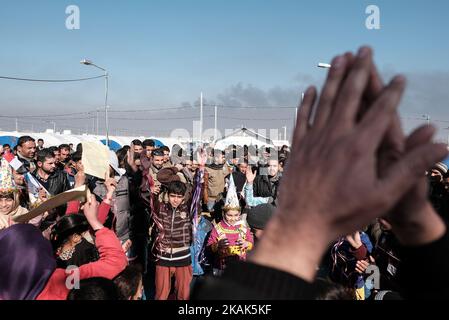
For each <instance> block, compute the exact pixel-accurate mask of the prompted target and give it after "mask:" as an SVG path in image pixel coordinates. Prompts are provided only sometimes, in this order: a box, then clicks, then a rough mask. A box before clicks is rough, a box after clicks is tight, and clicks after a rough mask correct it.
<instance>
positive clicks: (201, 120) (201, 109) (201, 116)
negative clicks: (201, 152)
mask: <svg viewBox="0 0 449 320" xmlns="http://www.w3.org/2000/svg"><path fill="white" fill-rule="evenodd" d="M201 141H203V93H202V92H201V96H200V143H201Z"/></svg>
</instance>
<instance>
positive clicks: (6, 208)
mask: <svg viewBox="0 0 449 320" xmlns="http://www.w3.org/2000/svg"><path fill="white" fill-rule="evenodd" d="M13 207H14V198H11V197H6V198H0V212H2V213H10V212H11V211H12V209H13Z"/></svg>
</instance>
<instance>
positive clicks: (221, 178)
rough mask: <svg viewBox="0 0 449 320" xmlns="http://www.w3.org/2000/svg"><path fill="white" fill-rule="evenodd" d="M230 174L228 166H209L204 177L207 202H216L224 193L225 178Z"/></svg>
mask: <svg viewBox="0 0 449 320" xmlns="http://www.w3.org/2000/svg"><path fill="white" fill-rule="evenodd" d="M228 174H229V171H228V167H227V166H226V165H214V164H213V165H209V166H207V167H206V172H205V175H204V181H205V184H206V185H205V188H206V190H207V192H205V194H207V201H215V200H216V199H217V198H218V195H219V194H220V193H222V192H223V191H224V188H225V177H226V176H227V175H228ZM207 201H206V202H207Z"/></svg>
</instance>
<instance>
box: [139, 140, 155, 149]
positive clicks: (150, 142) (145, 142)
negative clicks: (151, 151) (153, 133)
mask: <svg viewBox="0 0 449 320" xmlns="http://www.w3.org/2000/svg"><path fill="white" fill-rule="evenodd" d="M155 145H156V144H155V143H154V140H152V139H145V140H143V142H142V147H144V148H146V147H154V146H155Z"/></svg>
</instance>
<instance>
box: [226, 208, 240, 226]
mask: <svg viewBox="0 0 449 320" xmlns="http://www.w3.org/2000/svg"><path fill="white" fill-rule="evenodd" d="M224 219H225V221H226V222H227V223H229V224H230V225H231V226H233V225H235V224H236V223H237V222H238V221H240V211H237V210H229V211H226V212H225V214H224Z"/></svg>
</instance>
